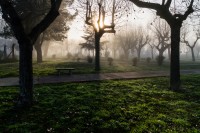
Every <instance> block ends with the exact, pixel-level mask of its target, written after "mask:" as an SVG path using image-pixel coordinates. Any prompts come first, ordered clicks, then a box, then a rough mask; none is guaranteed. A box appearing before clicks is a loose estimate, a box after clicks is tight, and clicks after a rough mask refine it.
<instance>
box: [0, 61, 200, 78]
mask: <svg viewBox="0 0 200 133" xmlns="http://www.w3.org/2000/svg"><path fill="white" fill-rule="evenodd" d="M113 63H114V64H113V65H112V66H109V65H108V62H107V61H106V60H105V59H102V61H101V72H102V73H109V72H130V71H132V72H134V71H158V70H164V71H167V70H169V62H165V63H164V64H163V66H161V67H160V66H158V65H157V64H156V62H154V61H152V62H150V63H149V64H148V63H146V61H145V60H142V61H141V62H140V63H139V64H138V65H137V66H132V63H131V61H129V62H127V61H119V60H114V62H113ZM199 66H200V62H195V63H193V62H186V61H185V62H184V61H182V62H181V69H199ZM56 67H73V68H75V69H76V70H75V71H74V72H73V73H74V74H85V73H95V71H94V64H90V63H87V62H86V61H82V62H69V61H65V60H63V59H62V60H55V61H44V62H43V63H41V64H37V63H35V62H34V63H33V74H34V76H46V75H55V74H57V73H56V70H55V68H56ZM18 69H19V65H18V63H17V62H16V63H5V64H0V78H2V77H12V76H18V74H19V70H18Z"/></svg>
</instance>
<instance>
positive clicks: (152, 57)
mask: <svg viewBox="0 0 200 133" xmlns="http://www.w3.org/2000/svg"><path fill="white" fill-rule="evenodd" d="M153 54H154V53H153V48H151V59H152V60H153V59H154V56H153Z"/></svg>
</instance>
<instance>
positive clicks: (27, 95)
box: [19, 37, 33, 106]
mask: <svg viewBox="0 0 200 133" xmlns="http://www.w3.org/2000/svg"><path fill="white" fill-rule="evenodd" d="M23 38H24V37H22V39H21V41H20V45H19V48H20V55H19V56H20V61H19V71H20V72H19V74H20V75H19V82H20V97H19V105H20V106H21V105H22V106H31V105H32V102H33V68H32V44H31V43H30V41H29V40H28V39H23Z"/></svg>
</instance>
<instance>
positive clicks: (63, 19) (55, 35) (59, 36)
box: [39, 0, 78, 57]
mask: <svg viewBox="0 0 200 133" xmlns="http://www.w3.org/2000/svg"><path fill="white" fill-rule="evenodd" d="M73 2H74V0H63V2H62V4H61V7H60V9H59V13H60V15H59V16H58V17H57V18H56V20H55V21H54V22H53V23H52V24H51V25H50V26H49V27H48V28H47V29H46V30H45V31H44V32H43V38H41V39H42V40H41V41H42V43H43V41H63V40H64V39H66V38H67V37H68V36H67V33H68V31H69V29H70V27H69V25H70V24H71V22H72V21H73V20H74V19H75V17H76V16H77V13H78V12H75V13H74V14H71V13H70V12H69V11H68V10H67V7H69V6H71V5H72V4H73ZM41 47H42V45H41V46H40V47H39V49H41ZM48 47H49V44H46V46H45V50H44V56H45V57H46V56H47V53H48Z"/></svg>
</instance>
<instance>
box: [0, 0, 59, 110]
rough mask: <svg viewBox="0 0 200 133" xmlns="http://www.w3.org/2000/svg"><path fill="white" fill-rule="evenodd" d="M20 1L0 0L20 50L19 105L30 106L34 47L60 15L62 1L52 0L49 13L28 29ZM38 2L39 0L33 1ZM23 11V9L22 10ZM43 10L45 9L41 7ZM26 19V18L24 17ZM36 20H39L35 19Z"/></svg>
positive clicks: (3, 12) (2, 10) (5, 17)
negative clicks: (40, 36) (18, 7)
mask: <svg viewBox="0 0 200 133" xmlns="http://www.w3.org/2000/svg"><path fill="white" fill-rule="evenodd" d="M18 2H19V1H12V2H11V1H10V0H0V6H1V12H2V14H3V15H2V17H3V18H4V20H5V21H6V22H7V23H8V24H9V25H10V27H11V29H12V31H13V33H14V35H15V37H16V39H17V40H18V43H19V49H20V63H19V79H20V96H19V104H20V105H22V106H30V105H32V103H33V69H32V47H33V45H34V43H35V41H36V40H37V38H38V37H39V35H40V34H41V33H42V32H43V31H44V30H45V29H46V28H47V27H48V26H49V25H50V24H51V23H52V22H53V21H54V20H55V18H56V17H57V16H58V15H59V12H58V10H59V7H60V4H61V2H62V0H51V1H50V9H49V12H48V13H47V14H46V15H45V16H44V17H43V19H41V21H40V22H38V23H37V24H36V25H34V26H32V28H29V27H28V28H26V27H27V26H26V25H23V20H22V19H21V17H20V16H21V15H22V14H23V12H18V10H17V9H15V8H17V4H18ZM31 2H36V3H35V4H39V3H38V2H39V1H37V0H32V1H31ZM31 5H33V4H31ZM22 9H23V8H22ZM41 9H43V8H42V7H41ZM24 17H25V16H24ZM35 19H38V18H36V17H35Z"/></svg>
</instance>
